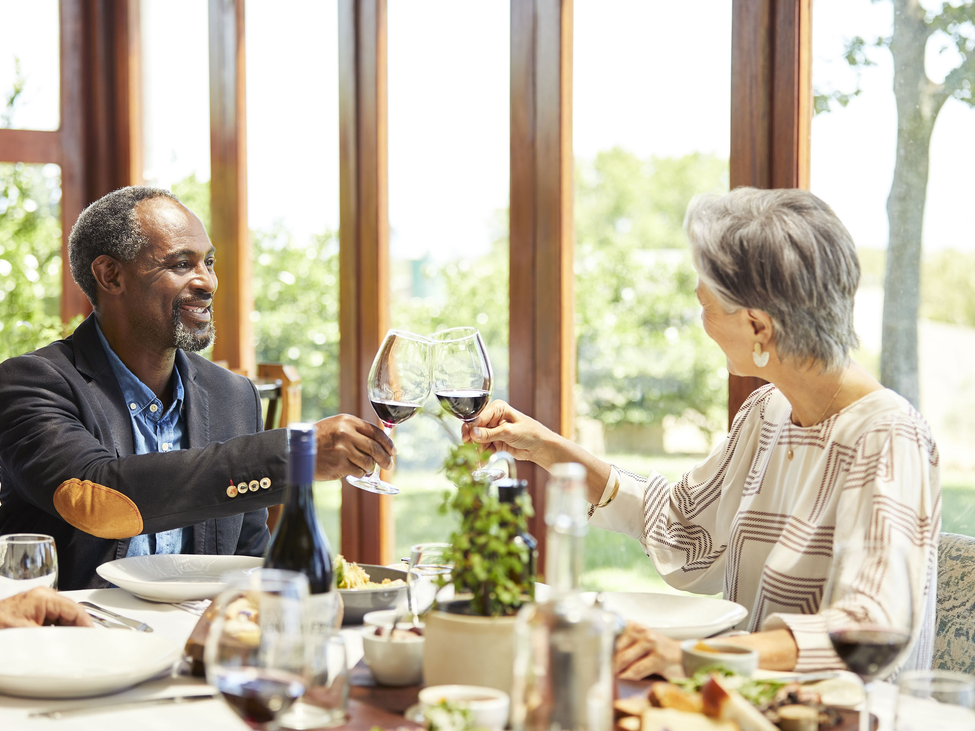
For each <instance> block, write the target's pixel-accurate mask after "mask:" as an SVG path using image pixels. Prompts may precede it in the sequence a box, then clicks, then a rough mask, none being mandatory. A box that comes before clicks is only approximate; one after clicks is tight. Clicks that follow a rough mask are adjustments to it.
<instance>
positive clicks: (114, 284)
mask: <svg viewBox="0 0 975 731" xmlns="http://www.w3.org/2000/svg"><path fill="white" fill-rule="evenodd" d="M91 274H92V276H93V277H94V278H95V283H96V284H97V285H98V291H99V293H102V292H104V293H105V294H107V295H117V294H120V293H121V292H122V268H121V267H120V266H119V263H118V260H116V259H113V258H112V257H110V256H109V255H108V254H102V255H101V256H99V257H97V258H96V259H95V261H93V262H92V263H91Z"/></svg>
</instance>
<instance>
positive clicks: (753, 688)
mask: <svg viewBox="0 0 975 731" xmlns="http://www.w3.org/2000/svg"><path fill="white" fill-rule="evenodd" d="M712 674H716V675H720V676H722V677H724V678H728V682H727V683H726V685H728V687H729V688H733V689H734V690H737V691H738V692H739V693H740V694H741V695H742V696H743V697H744V698H745V700H747V701H748V702H749V703H751V704H752V705H753V706H758V707H759V708H762V707H764V706H766V705H768V704H769V703H770V702H771V701H772V699H773V698H775V694H776V693H778V692H779V689H781V688H782V687H783V686H785V685H787V684H788V682H787V681H784V680H757V679H754V678H746V677H745V676H744V675H739V674H738V673H736V672H735V671H734V670H731V669H730V668H728V667H725V666H724V665H719V664H716V665H708V666H707V667H704V668H701V669H700V670H698V671H697V672H696V673H694V674H693V675H692V676H691V677H689V678H683V679H674V680H672V681H671V682H672V683H673V684H674V685H678V686H680V687H681V688H683V689H684V690H689V691H693V692H699V691H700V690H701V687H702V686H703V685H704V684H705V683H706V682H708V678H709V677H711V675H712Z"/></svg>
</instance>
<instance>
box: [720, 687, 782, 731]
mask: <svg viewBox="0 0 975 731" xmlns="http://www.w3.org/2000/svg"><path fill="white" fill-rule="evenodd" d="M701 700H702V702H703V710H704V715H705V716H710V717H711V718H717V719H720V720H722V721H733V722H734V723H736V724H738V728H740V729H741V731H776V728H775V725H774V724H773V723H772V722H771V721H769V720H768V719H767V718H766V717H765V716H764V715H763V714H762V712H761V711H760V710H758V708H757V707H756V706H753V705H752V704H751V703H750V702H748V701H747V700H745V697H744V696H743V695H742V694H741V693H739V692H738V691H736V690H735V689H734V688H731V687H729V686H728V685H726V684H725V683H724V682H722V681H721V678H720V676H718V675H717V674H714V675H712V676H711V677H710V678H708V682H706V683H705V684H704V687H702V688H701Z"/></svg>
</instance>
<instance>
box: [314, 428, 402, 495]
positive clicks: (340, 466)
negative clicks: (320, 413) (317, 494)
mask: <svg viewBox="0 0 975 731" xmlns="http://www.w3.org/2000/svg"><path fill="white" fill-rule="evenodd" d="M315 430H316V432H317V434H318V456H317V458H316V461H315V478H316V479H318V480H337V479H339V478H340V477H345V476H346V475H352V476H353V477H362V476H363V475H367V474H369V473H370V472H372V471H373V469H374V468H375V466H376V465H377V464H378V465H379V466H380V467H382V468H383V469H389V468H390V467H392V466H393V455H395V454H396V449H395V448H394V447H393V442H392V440H391V439H390V438H389V437H388V436H386V434H385V432H383V430H382V429H380V428H379V427H378V426H375V425H374V424H370V423H369V422H368V421H363V420H362V419H360V418H358V417H356V416H349V415H348V414H339V415H338V416H331V417H329V418H327V419H322V420H321V421H319V422H317V423H316V424H315Z"/></svg>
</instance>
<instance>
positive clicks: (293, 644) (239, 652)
mask: <svg viewBox="0 0 975 731" xmlns="http://www.w3.org/2000/svg"><path fill="white" fill-rule="evenodd" d="M224 578H225V579H226V581H227V584H228V586H227V589H226V590H224V591H223V592H221V594H220V595H219V596H218V597H217V598H216V599H215V600H214V602H216V604H217V611H216V616H215V617H214V620H213V624H212V625H211V626H210V631H209V633H208V634H207V638H206V643H205V644H204V655H203V657H204V664H205V666H206V676H207V682H208V683H210V685H212V686H214V687H215V688H216V689H217V690H218V691H220V693H221V694H222V695H223V697H224V700H226V701H227V704H228V705H229V706H230V707H231V708H232V709H233V710H234V711H235V712H236V713H237V715H238V716H240V717H241V718H242V719H243V720H244V722H245V723H247V725H248V726H250V727H251V728H253V729H261V731H275V729H278V728H280V717H281V716H282V714H284V713H285V712H286V711H287V710H288V709H289V708H290V707H291V705H292V704H293V703H294V702H295V700H297V699H298V698H300V697H301V695H302V694H303V693H304V692H305V687H306V685H307V678H306V670H307V657H306V655H307V649H306V640H307V634H308V627H309V625H310V621H309V620H310V618H309V617H308V579H307V577H306V576H304V575H303V574H300V573H298V572H297V571H282V570H280V569H255V570H253V571H251V572H249V573H248V574H246V575H244V576H241V575H240V574H239V573H238V574H233V575H227V576H225V577H224Z"/></svg>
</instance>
